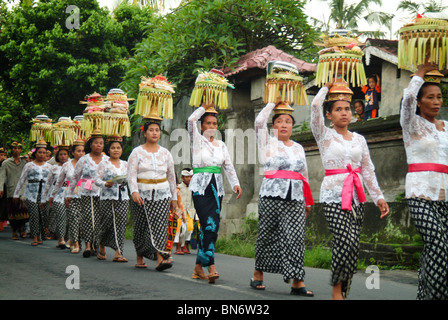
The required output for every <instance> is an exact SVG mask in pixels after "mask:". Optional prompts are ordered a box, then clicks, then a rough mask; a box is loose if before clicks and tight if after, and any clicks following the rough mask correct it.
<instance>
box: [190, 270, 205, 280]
mask: <svg viewBox="0 0 448 320" xmlns="http://www.w3.org/2000/svg"><path fill="white" fill-rule="evenodd" d="M191 278H192V279H200V280H208V276H207V275H206V274H203V275H200V274H198V273H196V271H194V272H193V275H192V276H191Z"/></svg>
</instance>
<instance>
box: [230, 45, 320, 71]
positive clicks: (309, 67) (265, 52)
mask: <svg viewBox="0 0 448 320" xmlns="http://www.w3.org/2000/svg"><path fill="white" fill-rule="evenodd" d="M272 60H280V61H286V62H289V63H292V64H295V65H296V66H297V68H298V69H299V73H311V72H316V69H317V64H315V63H308V62H305V61H303V60H300V59H297V58H296V57H294V56H292V55H290V54H288V53H285V52H283V51H282V50H279V49H277V48H276V47H274V46H267V47H265V48H263V49H258V50H255V51H252V52H249V53H247V54H245V55H244V56H242V57H241V58H240V59H239V60H238V61H237V63H236V67H235V70H233V71H232V70H231V69H230V68H225V69H224V70H223V71H224V75H225V76H226V77H228V76H232V75H235V74H237V73H240V72H243V71H245V70H248V69H253V68H258V69H263V70H266V67H267V65H268V62H269V61H272Z"/></svg>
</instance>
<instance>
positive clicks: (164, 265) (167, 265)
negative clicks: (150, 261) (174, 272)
mask: <svg viewBox="0 0 448 320" xmlns="http://www.w3.org/2000/svg"><path fill="white" fill-rule="evenodd" d="M172 266H173V264H172V263H170V262H161V263H160V264H159V265H158V266H157V267H156V270H157V271H163V270H166V269H169V268H171V267H172Z"/></svg>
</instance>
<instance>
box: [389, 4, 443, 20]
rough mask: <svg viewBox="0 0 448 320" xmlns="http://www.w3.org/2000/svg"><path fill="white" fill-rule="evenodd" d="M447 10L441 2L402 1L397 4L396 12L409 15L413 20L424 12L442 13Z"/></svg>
mask: <svg viewBox="0 0 448 320" xmlns="http://www.w3.org/2000/svg"><path fill="white" fill-rule="evenodd" d="M445 9H448V5H447V3H446V2H445V3H444V1H443V0H439V1H437V0H428V1H410V0H402V1H400V3H399V4H398V7H397V10H403V11H406V12H408V13H409V15H410V18H411V17H412V18H415V17H416V16H417V14H419V13H425V12H442V11H444V10H445Z"/></svg>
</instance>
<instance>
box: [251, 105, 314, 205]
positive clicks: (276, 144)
mask: <svg viewBox="0 0 448 320" xmlns="http://www.w3.org/2000/svg"><path fill="white" fill-rule="evenodd" d="M274 107H275V103H268V104H267V105H266V106H265V107H264V108H263V110H261V111H260V113H259V114H258V116H257V118H256V119H255V133H256V135H257V143H258V150H259V153H260V160H261V161H262V163H263V164H264V171H265V172H267V171H276V170H284V171H294V172H298V173H300V174H301V175H302V176H304V177H305V178H306V179H307V180H308V170H307V165H306V157H305V151H304V149H303V147H302V146H301V145H300V144H298V143H296V142H293V145H292V146H287V145H285V144H284V143H283V141H280V140H278V139H277V137H275V136H274V137H273V136H271V135H270V134H269V130H268V127H267V123H268V119H269V116H270V114H271V112H272V110H274ZM289 188H291V199H292V200H297V201H305V199H304V195H303V182H302V181H301V180H296V179H278V178H273V179H271V178H269V179H268V178H266V177H265V178H263V182H262V184H261V188H260V192H259V195H260V197H280V198H282V199H286V197H287V194H288V190H289Z"/></svg>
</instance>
